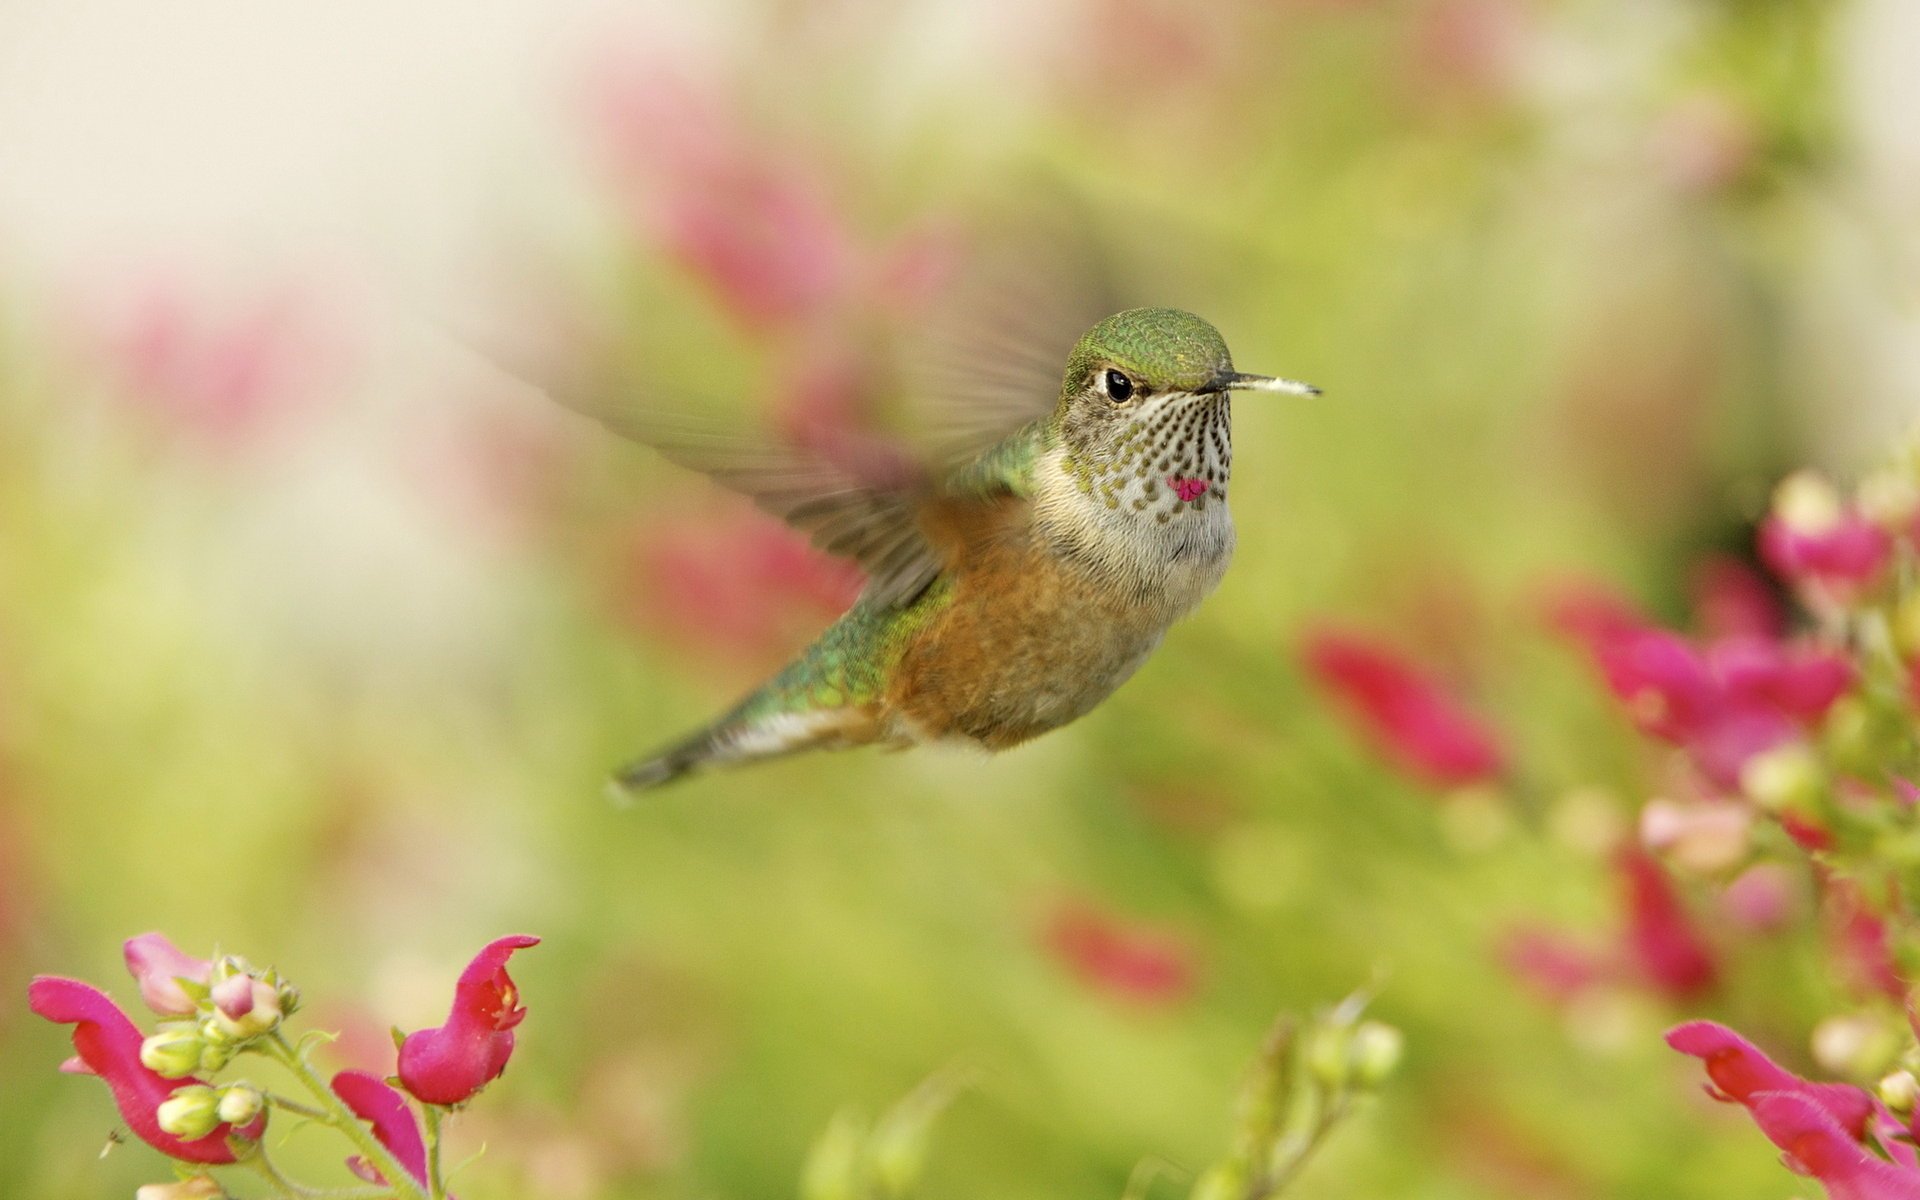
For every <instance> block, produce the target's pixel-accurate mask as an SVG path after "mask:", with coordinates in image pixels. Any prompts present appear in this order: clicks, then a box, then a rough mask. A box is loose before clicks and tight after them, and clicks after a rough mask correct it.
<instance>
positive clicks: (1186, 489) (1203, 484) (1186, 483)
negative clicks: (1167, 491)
mask: <svg viewBox="0 0 1920 1200" xmlns="http://www.w3.org/2000/svg"><path fill="white" fill-rule="evenodd" d="M1167 486H1168V487H1170V488H1172V489H1173V494H1174V495H1176V496H1178V497H1180V498H1181V499H1182V500H1196V499H1198V498H1200V497H1201V496H1204V495H1206V494H1207V481H1206V480H1204V479H1195V478H1193V477H1192V476H1189V475H1169V476H1167Z"/></svg>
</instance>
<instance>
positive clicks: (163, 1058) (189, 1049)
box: [140, 1026, 206, 1079]
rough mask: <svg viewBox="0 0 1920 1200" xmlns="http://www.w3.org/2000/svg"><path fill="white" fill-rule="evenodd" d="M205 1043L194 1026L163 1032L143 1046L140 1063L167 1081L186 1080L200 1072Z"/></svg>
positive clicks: (141, 1047) (146, 1041)
mask: <svg viewBox="0 0 1920 1200" xmlns="http://www.w3.org/2000/svg"><path fill="white" fill-rule="evenodd" d="M205 1048H206V1043H204V1042H202V1041H201V1040H200V1032H199V1030H197V1029H195V1028H193V1027H192V1026H187V1027H185V1028H182V1027H179V1026H176V1027H174V1028H172V1029H163V1030H161V1031H160V1032H159V1033H156V1034H154V1035H153V1036H152V1037H150V1038H147V1039H146V1040H145V1041H143V1042H141V1043H140V1063H141V1065H142V1066H144V1067H146V1068H147V1070H149V1071H152V1072H153V1073H154V1074H156V1075H159V1076H161V1077H163V1078H166V1079H184V1078H185V1077H187V1076H188V1075H191V1074H193V1073H194V1072H195V1071H198V1070H199V1069H200V1053H201V1051H202V1050H204V1049H205Z"/></svg>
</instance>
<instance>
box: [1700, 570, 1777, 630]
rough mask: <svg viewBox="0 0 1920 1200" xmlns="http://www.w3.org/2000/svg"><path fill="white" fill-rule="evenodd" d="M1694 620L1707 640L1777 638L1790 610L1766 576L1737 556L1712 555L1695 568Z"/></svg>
mask: <svg viewBox="0 0 1920 1200" xmlns="http://www.w3.org/2000/svg"><path fill="white" fill-rule="evenodd" d="M1689 582H1690V584H1691V585H1692V595H1693V615H1694V622H1695V624H1696V626H1697V628H1698V629H1699V631H1700V634H1701V636H1703V637H1705V638H1706V639H1707V640H1708V641H1710V642H1713V641H1720V640H1722V639H1725V638H1761V639H1764V640H1767V641H1777V640H1778V639H1779V638H1780V637H1781V636H1782V635H1783V634H1785V633H1786V631H1787V614H1786V612H1785V611H1784V610H1783V609H1782V608H1781V605H1780V599H1779V597H1778V596H1777V595H1776V594H1775V593H1774V590H1773V588H1772V587H1771V586H1770V585H1769V584H1768V582H1767V580H1766V577H1765V576H1763V575H1761V574H1760V572H1758V571H1756V570H1754V569H1753V568H1752V567H1749V566H1748V565H1747V564H1746V563H1744V562H1741V561H1740V560H1739V559H1737V558H1729V557H1718V558H1710V559H1708V560H1706V561H1705V562H1703V563H1701V564H1700V565H1699V566H1698V567H1696V568H1695V569H1694V572H1693V577H1692V579H1691V580H1689Z"/></svg>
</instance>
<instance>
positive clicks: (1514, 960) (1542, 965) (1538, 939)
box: [1499, 927, 1609, 1004]
mask: <svg viewBox="0 0 1920 1200" xmlns="http://www.w3.org/2000/svg"><path fill="white" fill-rule="evenodd" d="M1499 958H1500V962H1501V964H1502V965H1503V966H1505V967H1506V969H1507V970H1508V971H1510V972H1512V973H1513V975H1515V976H1516V977H1517V978H1518V979H1519V980H1520V981H1521V982H1522V983H1523V984H1525V985H1527V986H1528V987H1529V988H1531V989H1532V990H1533V991H1534V992H1535V993H1536V994H1537V995H1538V996H1539V997H1540V998H1541V999H1542V1000H1544V1001H1546V1002H1547V1003H1549V1004H1565V1003H1567V1002H1568V1001H1570V1000H1572V999H1574V998H1575V997H1577V996H1579V995H1580V994H1581V993H1583V992H1585V991H1587V989H1589V988H1591V987H1593V986H1594V985H1596V984H1599V983H1602V982H1604V981H1605V980H1606V978H1607V976H1608V974H1609V971H1608V968H1607V964H1606V963H1604V962H1602V961H1601V960H1600V959H1599V958H1598V957H1596V956H1595V955H1594V954H1593V953H1592V952H1591V951H1589V950H1587V949H1586V948H1585V947H1583V946H1581V945H1579V944H1577V943H1576V942H1574V941H1573V939H1571V938H1569V937H1567V936H1566V935H1565V934H1563V933H1560V932H1559V931H1557V930H1553V929H1546V928H1538V927H1526V928H1521V929H1516V930H1513V931H1512V932H1510V933H1509V934H1508V935H1507V936H1506V937H1505V938H1504V939H1503V940H1502V942H1501V944H1500V950H1499Z"/></svg>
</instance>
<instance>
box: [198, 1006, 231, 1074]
mask: <svg viewBox="0 0 1920 1200" xmlns="http://www.w3.org/2000/svg"><path fill="white" fill-rule="evenodd" d="M200 1038H201V1042H200V1069H201V1070H202V1071H205V1072H206V1073H207V1074H209V1075H211V1074H213V1073H214V1072H215V1071H221V1070H225V1069H226V1065H227V1064H228V1063H230V1062H232V1061H233V1056H234V1053H235V1051H236V1049H237V1047H235V1046H234V1044H233V1042H232V1041H230V1040H228V1038H227V1036H226V1035H225V1034H223V1033H221V1032H220V1031H219V1030H217V1029H215V1028H214V1019H213V1018H211V1017H209V1018H208V1019H207V1023H206V1024H204V1025H202V1026H201V1027H200Z"/></svg>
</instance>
